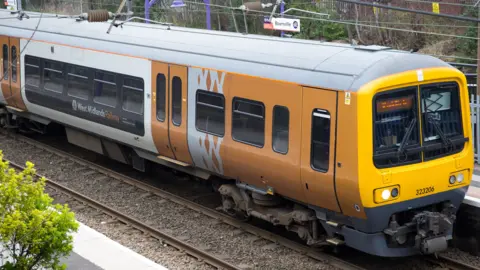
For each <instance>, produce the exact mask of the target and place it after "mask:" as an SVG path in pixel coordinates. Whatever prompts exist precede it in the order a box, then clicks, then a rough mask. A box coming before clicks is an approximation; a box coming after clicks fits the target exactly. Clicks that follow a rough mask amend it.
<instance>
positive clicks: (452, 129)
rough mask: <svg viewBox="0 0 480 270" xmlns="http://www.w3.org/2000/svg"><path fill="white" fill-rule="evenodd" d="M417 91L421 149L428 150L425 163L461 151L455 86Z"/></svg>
mask: <svg viewBox="0 0 480 270" xmlns="http://www.w3.org/2000/svg"><path fill="white" fill-rule="evenodd" d="M420 91H421V96H422V102H421V109H422V125H423V126H422V131H423V134H422V137H423V142H424V144H423V145H424V146H427V145H428V146H429V147H426V148H425V154H424V157H425V160H428V159H432V158H436V157H440V156H444V155H446V154H452V153H456V152H459V151H461V150H462V149H463V147H464V145H465V144H464V141H463V140H459V139H463V127H462V109H461V106H460V104H461V103H460V95H459V91H458V85H457V83H455V82H446V83H435V84H428V85H422V86H420ZM444 145H447V147H445V146H444ZM435 146H436V147H435ZM442 146H443V147H442Z"/></svg>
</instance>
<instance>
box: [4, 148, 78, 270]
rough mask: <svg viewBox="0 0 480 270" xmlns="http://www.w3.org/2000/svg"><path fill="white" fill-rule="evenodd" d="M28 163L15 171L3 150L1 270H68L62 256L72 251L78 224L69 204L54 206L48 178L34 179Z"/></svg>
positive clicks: (32, 169) (30, 165)
mask: <svg viewBox="0 0 480 270" xmlns="http://www.w3.org/2000/svg"><path fill="white" fill-rule="evenodd" d="M26 165H27V166H26V169H25V170H24V171H23V172H20V173H16V172H15V170H13V169H11V168H9V166H8V163H7V162H4V161H3V154H2V152H1V151H0V265H1V266H0V269H1V270H7V269H18V270H24V269H25V270H26V269H39V268H44V269H45V268H46V269H65V268H66V266H65V265H60V259H61V258H62V257H66V256H68V255H69V254H70V252H71V251H72V249H73V245H72V242H73V237H72V235H71V234H70V233H72V232H76V231H77V230H78V223H77V222H76V221H75V216H74V213H73V212H70V210H69V208H68V207H67V206H66V205H64V206H62V205H58V204H55V205H52V201H53V199H52V198H51V197H50V196H49V195H48V194H46V193H44V188H45V179H44V178H42V179H39V180H37V181H34V178H36V177H35V169H34V168H33V164H32V163H30V162H27V163H26ZM2 253H3V256H4V257H1V256H2Z"/></svg>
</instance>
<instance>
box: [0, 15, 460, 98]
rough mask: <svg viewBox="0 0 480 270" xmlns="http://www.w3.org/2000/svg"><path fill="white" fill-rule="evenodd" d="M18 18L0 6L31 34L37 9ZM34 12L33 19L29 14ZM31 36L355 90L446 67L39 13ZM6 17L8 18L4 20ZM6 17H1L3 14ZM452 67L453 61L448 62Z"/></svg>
mask: <svg viewBox="0 0 480 270" xmlns="http://www.w3.org/2000/svg"><path fill="white" fill-rule="evenodd" d="M29 14H31V16H32V18H30V19H24V20H22V21H19V20H17V19H14V17H15V16H16V15H11V14H10V13H8V12H0V20H1V21H0V33H2V34H3V35H8V36H14V37H15V36H16V37H21V38H27V39H28V38H30V36H31V35H32V31H33V30H34V29H35V27H36V26H37V24H38V20H39V18H38V16H39V15H40V14H39V13H29ZM33 16H35V17H33ZM43 16H44V17H43V18H42V19H41V22H40V24H39V25H38V30H37V31H36V33H35V34H34V36H33V40H41V41H46V42H52V43H58V44H63V45H70V46H79V45H80V46H81V47H83V48H86V49H93V50H99V51H106V52H112V53H119V54H124V55H131V56H136V57H143V58H147V59H151V60H158V61H162V62H169V63H172V64H180V65H187V66H200V67H205V68H211V69H218V70H225V71H228V72H235V73H241V74H248V75H252V76H259V77H264V78H269V79H276V80H284V81H290V82H294V83H299V84H302V85H308V86H312V87H319V88H326V89H335V90H349V91H357V90H358V89H359V88H360V87H361V85H363V84H364V83H365V82H368V81H371V80H373V79H376V78H379V77H382V76H386V75H390V74H395V73H398V72H403V71H408V70H415V69H419V68H426V67H450V65H448V64H446V63H445V62H443V61H441V60H439V59H436V58H434V57H431V56H426V55H421V54H410V53H407V52H403V51H397V50H392V49H389V48H386V47H379V46H350V45H345V44H336V43H324V42H313V41H300V40H290V39H282V38H276V37H262V36H257V35H248V36H245V35H242V34H236V33H223V32H217V31H208V30H190V29H189V30H185V28H179V27H174V26H171V27H170V29H168V28H167V27H166V26H161V25H154V24H150V25H145V24H143V23H130V22H129V23H127V24H125V25H123V28H120V27H116V28H112V31H111V32H110V34H107V33H106V31H107V29H108V27H109V23H106V22H103V23H89V22H86V21H83V22H76V21H75V20H74V19H71V18H62V19H59V18H55V17H53V16H54V15H53V14H44V15H43ZM6 18H12V19H11V20H10V19H6ZM2 19H3V20H2ZM452 68H453V67H452Z"/></svg>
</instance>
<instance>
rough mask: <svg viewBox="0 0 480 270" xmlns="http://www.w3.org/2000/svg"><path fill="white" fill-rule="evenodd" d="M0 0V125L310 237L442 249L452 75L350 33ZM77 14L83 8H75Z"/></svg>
mask: <svg viewBox="0 0 480 270" xmlns="http://www.w3.org/2000/svg"><path fill="white" fill-rule="evenodd" d="M28 14H29V17H28V18H26V17H25V16H23V18H22V19H21V20H20V19H18V14H15V13H11V12H8V11H5V10H2V11H1V12H0V46H1V47H2V51H1V52H2V54H1V55H2V60H1V61H0V62H1V63H0V64H1V67H0V68H1V70H2V73H1V74H3V76H2V81H1V91H0V104H1V107H0V124H1V126H2V128H5V129H12V130H17V131H22V132H35V133H39V134H44V133H45V132H46V130H47V128H48V126H49V125H51V124H59V125H61V126H63V127H64V128H65V134H66V136H67V139H68V142H69V143H71V144H74V145H77V146H80V147H83V148H85V149H89V150H91V151H93V152H96V153H98V154H101V155H104V156H107V157H109V158H111V159H114V160H116V161H118V162H121V163H124V164H126V165H128V166H132V167H133V168H135V169H136V170H139V171H146V170H147V169H148V167H149V166H150V165H151V164H156V165H159V166H162V167H164V168H167V169H171V170H173V171H175V172H179V173H184V174H187V175H190V176H192V177H195V178H196V179H200V180H201V181H206V183H211V185H212V187H213V188H214V189H215V191H216V192H218V194H219V196H220V197H221V198H222V200H221V202H222V204H221V208H222V211H224V212H225V213H226V214H228V215H231V216H234V217H236V218H241V219H249V218H258V219H261V220H265V221H268V222H270V223H271V224H273V225H275V226H282V227H284V228H286V229H287V230H288V231H291V232H294V233H296V234H297V235H298V236H299V238H300V239H301V240H302V241H304V242H305V244H306V245H309V246H312V247H323V246H332V247H342V246H346V247H349V248H353V249H356V250H360V251H362V252H364V253H367V254H372V255H375V256H380V257H406V256H413V255H417V254H433V253H439V252H442V251H445V250H446V249H447V248H448V245H449V243H450V240H451V239H452V231H453V227H454V224H455V218H456V214H457V211H458V208H459V206H460V205H461V204H462V201H463V199H464V197H465V194H466V192H467V189H468V186H469V185H470V181H471V179H472V173H473V155H474V154H473V140H472V131H471V124H470V121H471V120H470V106H469V99H468V89H467V82H466V79H465V76H464V74H463V73H461V72H460V71H459V70H458V69H456V68H454V67H452V66H450V65H449V64H448V63H445V62H444V61H442V60H440V59H438V58H435V57H432V56H428V55H423V54H418V53H411V52H407V51H401V50H396V49H392V48H390V47H385V46H378V45H350V44H340V43H332V42H324V41H310V40H301V39H295V38H280V37H270V36H262V35H253V34H243V33H230V32H221V31H215V30H202V29H191V28H186V27H179V26H175V25H171V24H166V23H154V22H151V23H148V24H147V23H144V22H134V21H132V20H131V21H126V20H123V21H122V20H117V21H116V23H115V24H113V25H114V27H112V28H111V29H110V30H108V29H109V27H111V26H112V23H113V22H112V21H111V19H108V20H105V21H103V22H92V21H89V20H88V19H85V16H83V17H82V16H78V18H77V17H75V18H70V17H68V18H66V17H61V16H56V15H55V14H47V13H34V12H31V13H28ZM87 15H88V14H87Z"/></svg>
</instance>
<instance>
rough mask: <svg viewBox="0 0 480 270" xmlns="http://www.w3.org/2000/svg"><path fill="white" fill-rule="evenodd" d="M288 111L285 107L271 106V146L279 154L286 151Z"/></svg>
mask: <svg viewBox="0 0 480 270" xmlns="http://www.w3.org/2000/svg"><path fill="white" fill-rule="evenodd" d="M289 118H290V112H289V111H288V108H287V107H284V106H278V105H277V106H275V107H273V127H272V148H273V151H275V152H277V153H281V154H286V153H287V152H288V136H289V131H288V128H289V120H290V119H289Z"/></svg>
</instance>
